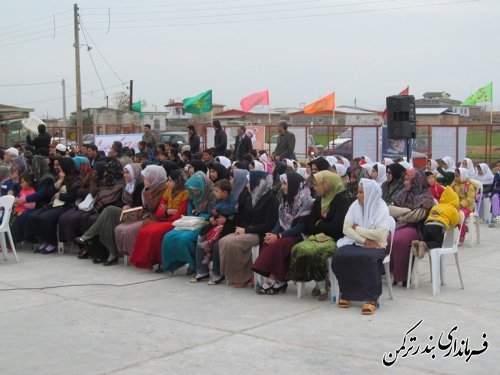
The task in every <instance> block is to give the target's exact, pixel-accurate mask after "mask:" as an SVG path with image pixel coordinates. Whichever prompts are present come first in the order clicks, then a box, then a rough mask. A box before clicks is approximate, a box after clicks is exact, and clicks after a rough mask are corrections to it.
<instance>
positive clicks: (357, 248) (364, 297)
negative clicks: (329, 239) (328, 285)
mask: <svg viewBox="0 0 500 375" xmlns="http://www.w3.org/2000/svg"><path fill="white" fill-rule="evenodd" d="M388 218H389V209H388V208H387V204H386V203H385V202H384V201H383V200H382V190H381V188H380V185H379V184H378V183H377V182H375V181H373V180H368V179H364V178H362V179H361V181H360V182H359V187H358V199H357V201H355V202H354V203H353V204H352V205H351V207H349V211H348V212H347V215H346V217H345V220H344V235H345V237H343V238H341V239H340V240H339V241H338V242H337V246H338V247H339V248H338V249H337V251H336V252H335V255H334V256H333V259H332V270H333V272H334V273H335V275H336V277H337V280H338V282H339V287H340V295H341V297H340V298H341V299H340V301H339V307H350V306H351V303H350V300H355V301H367V302H366V303H365V304H364V305H363V307H362V310H361V313H362V314H364V315H370V314H373V313H374V312H375V310H376V303H377V299H378V297H379V296H380V295H381V294H382V281H381V275H380V269H379V267H380V262H381V261H382V260H383V259H384V257H385V256H386V254H387V253H386V246H387V236H388V234H389V224H388V223H389V220H388Z"/></svg>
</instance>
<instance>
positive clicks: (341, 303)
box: [339, 299, 351, 309]
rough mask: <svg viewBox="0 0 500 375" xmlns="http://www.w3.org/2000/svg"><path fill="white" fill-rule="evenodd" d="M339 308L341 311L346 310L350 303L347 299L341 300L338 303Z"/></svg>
mask: <svg viewBox="0 0 500 375" xmlns="http://www.w3.org/2000/svg"><path fill="white" fill-rule="evenodd" d="M339 307H340V308H343V309H346V308H348V307H351V302H349V300H347V299H341V300H340V301H339Z"/></svg>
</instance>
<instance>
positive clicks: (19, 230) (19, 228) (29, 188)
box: [9, 174, 36, 243]
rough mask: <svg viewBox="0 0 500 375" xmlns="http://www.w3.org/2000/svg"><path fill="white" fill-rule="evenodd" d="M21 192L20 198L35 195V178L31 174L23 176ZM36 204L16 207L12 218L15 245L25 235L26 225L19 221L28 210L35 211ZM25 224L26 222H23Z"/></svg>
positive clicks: (11, 224)
mask: <svg viewBox="0 0 500 375" xmlns="http://www.w3.org/2000/svg"><path fill="white" fill-rule="evenodd" d="M20 183H21V191H20V192H19V196H18V198H26V197H27V196H29V195H31V194H34V193H35V189H34V188H33V177H32V176H31V175H29V174H23V175H22V176H21V181H20ZM35 205H36V202H32V203H28V202H26V201H25V202H24V203H21V204H16V205H15V206H14V209H13V212H12V215H11V216H10V222H9V225H10V231H11V233H12V237H13V240H14V243H16V242H19V241H20V240H21V239H22V237H23V236H22V234H23V233H24V225H22V223H21V221H19V220H18V219H19V217H20V216H21V215H22V214H23V213H24V212H26V211H27V210H33V209H34V208H35ZM22 222H23V223H24V222H25V220H23V221H22Z"/></svg>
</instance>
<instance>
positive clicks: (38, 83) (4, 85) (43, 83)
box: [0, 81, 61, 87]
mask: <svg viewBox="0 0 500 375" xmlns="http://www.w3.org/2000/svg"><path fill="white" fill-rule="evenodd" d="M54 83H61V81H52V82H34V83H11V84H0V87H16V86H38V85H51V84H54Z"/></svg>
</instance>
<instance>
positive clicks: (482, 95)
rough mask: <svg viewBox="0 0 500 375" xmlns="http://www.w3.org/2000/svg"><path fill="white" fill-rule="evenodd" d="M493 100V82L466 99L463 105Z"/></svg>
mask: <svg viewBox="0 0 500 375" xmlns="http://www.w3.org/2000/svg"><path fill="white" fill-rule="evenodd" d="M485 102H490V103H491V102H493V82H490V83H488V84H487V85H486V86H484V87H481V88H480V89H479V90H477V91H476V92H475V93H474V94H472V95H471V96H469V97H468V98H467V99H465V100H464V101H463V102H462V104H461V105H476V103H485Z"/></svg>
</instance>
